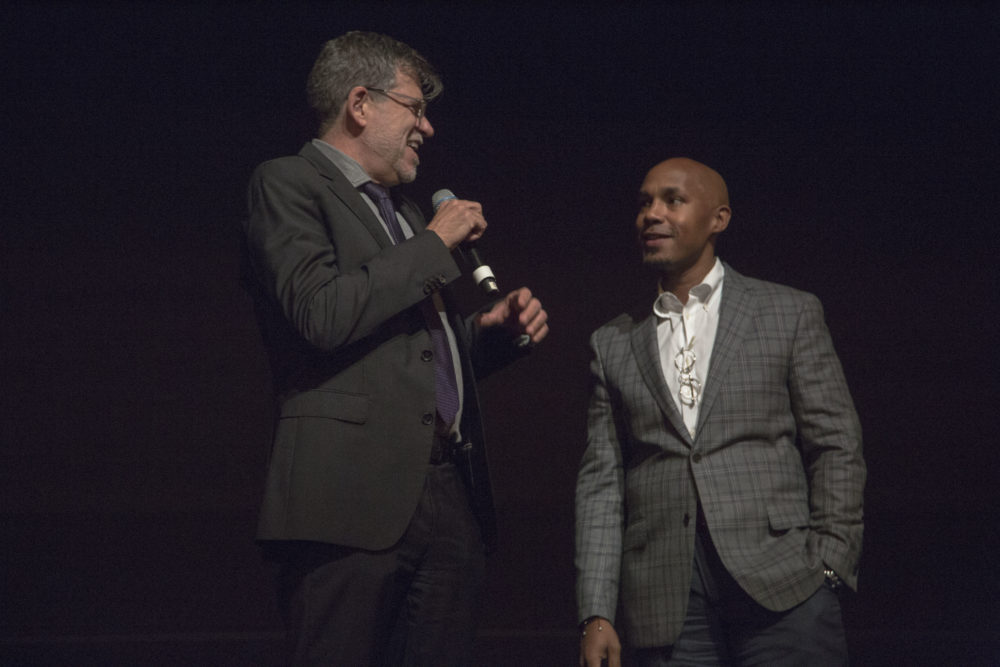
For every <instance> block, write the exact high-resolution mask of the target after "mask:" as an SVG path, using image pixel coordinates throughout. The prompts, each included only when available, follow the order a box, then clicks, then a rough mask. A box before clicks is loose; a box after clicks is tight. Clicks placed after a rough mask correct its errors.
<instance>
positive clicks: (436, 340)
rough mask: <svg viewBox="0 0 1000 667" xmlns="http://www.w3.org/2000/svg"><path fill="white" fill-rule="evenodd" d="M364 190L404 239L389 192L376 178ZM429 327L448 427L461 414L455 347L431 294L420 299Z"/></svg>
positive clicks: (440, 410)
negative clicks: (449, 338) (452, 348)
mask: <svg viewBox="0 0 1000 667" xmlns="http://www.w3.org/2000/svg"><path fill="white" fill-rule="evenodd" d="M361 190H362V191H363V192H364V193H365V194H366V195H368V196H369V197H370V198H371V200H372V201H373V202H375V205H376V206H378V210H379V213H381V214H382V220H384V221H385V224H386V226H387V227H388V228H389V235H390V236H391V237H392V242H393V243H394V244H399V243H402V242H403V240H404V238H405V237H404V235H403V229H402V227H400V226H399V220H397V219H396V207H395V206H393V204H392V197H390V196H389V191H388V190H387V189H386V188H383V187H382V186H381V185H378V184H377V183H375V182H374V181H368V182H367V183H364V184H363V185H362V186H361ZM420 309H421V311H423V314H424V319H425V320H426V322H427V328H428V329H429V330H430V334H431V343H432V344H433V346H434V390H435V396H436V398H437V412H438V416H439V417H440V418H441V421H442V422H444V424H445V425H446V426H451V425H452V423H454V421H455V416H456V415H457V414H458V383H457V382H456V380H455V366H454V362H453V360H452V357H451V347H450V346H449V345H448V334H447V333H445V330H444V324H443V323H442V322H441V316H440V315H438V312H437V309H436V308H435V307H434V303H433V301H432V300H431V299H430V297H428V298H426V299H424V300H423V301H421V302H420Z"/></svg>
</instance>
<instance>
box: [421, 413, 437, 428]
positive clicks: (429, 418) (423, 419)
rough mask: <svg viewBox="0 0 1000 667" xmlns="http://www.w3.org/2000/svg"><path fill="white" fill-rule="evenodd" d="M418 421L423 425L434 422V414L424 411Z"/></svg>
mask: <svg viewBox="0 0 1000 667" xmlns="http://www.w3.org/2000/svg"><path fill="white" fill-rule="evenodd" d="M420 421H421V423H423V425H424V426H430V425H431V424H433V423H434V415H432V414H431V413H429V412H425V413H424V416H423V417H421V418H420Z"/></svg>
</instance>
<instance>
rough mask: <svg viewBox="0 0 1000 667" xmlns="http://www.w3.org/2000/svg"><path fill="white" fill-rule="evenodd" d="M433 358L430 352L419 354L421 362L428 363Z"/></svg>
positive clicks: (425, 351)
mask: <svg viewBox="0 0 1000 667" xmlns="http://www.w3.org/2000/svg"><path fill="white" fill-rule="evenodd" d="M433 358H434V353H433V352H431V351H430V350H424V351H423V352H421V353H420V359H421V361H430V360H431V359H433Z"/></svg>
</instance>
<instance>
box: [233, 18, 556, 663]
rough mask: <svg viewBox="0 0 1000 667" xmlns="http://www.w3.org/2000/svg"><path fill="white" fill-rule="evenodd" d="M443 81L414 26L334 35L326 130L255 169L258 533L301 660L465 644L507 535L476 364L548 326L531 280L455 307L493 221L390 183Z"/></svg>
mask: <svg viewBox="0 0 1000 667" xmlns="http://www.w3.org/2000/svg"><path fill="white" fill-rule="evenodd" d="M440 90H441V82H440V79H439V78H438V75H437V74H436V73H435V71H434V70H433V68H432V67H431V66H430V64H429V63H428V62H427V61H426V60H425V59H424V58H423V57H422V56H420V55H419V54H418V53H417V52H416V51H414V50H413V49H412V48H410V47H409V46H407V45H405V44H402V43H400V42H397V41H395V40H393V39H391V38H389V37H386V36H384V35H378V34H372V33H364V32H351V33H348V34H346V35H343V36H341V37H339V38H337V39H334V40H332V41H330V42H328V43H327V44H326V45H324V47H323V49H322V52H321V53H320V55H319V57H318V58H317V60H316V62H315V64H314V66H313V69H312V72H311V73H310V75H309V79H308V96H309V101H310V104H311V106H312V107H313V109H314V110H315V111H316V112H317V115H318V118H319V124H320V129H319V134H318V138H316V139H314V140H313V141H311V142H309V143H307V144H306V145H305V147H303V148H302V150H301V151H300V152H299V154H298V155H296V156H292V157H284V158H279V159H276V160H271V161H269V162H265V163H264V164H262V165H260V166H259V167H258V168H257V170H256V171H255V172H254V174H253V177H252V179H251V183H250V193H249V204H250V215H249V218H248V219H247V221H246V223H245V236H246V248H247V262H246V271H245V282H246V285H247V287H248V289H249V290H250V292H251V293H252V295H253V296H254V300H255V305H256V310H257V315H258V320H259V322H260V325H261V330H262V333H263V337H264V341H265V343H266V346H267V348H268V352H269V355H270V359H271V366H272V371H273V375H274V389H275V392H276V397H277V401H276V403H277V404H276V423H275V428H274V433H273V444H272V449H271V456H270V461H269V466H268V473H267V482H266V490H265V495H264V501H263V507H262V510H261V515H260V522H259V526H258V535H257V537H258V539H259V540H260V542H261V544H262V546H263V547H264V550H265V554H266V555H267V556H268V557H270V558H272V559H274V560H276V561H277V562H278V564H279V577H278V579H279V587H278V588H279V601H280V604H281V609H282V612H283V614H284V616H285V618H286V620H287V623H288V628H289V641H290V646H289V649H290V662H291V663H293V664H309V665H319V664H322V665H375V664H377V665H464V664H468V663H469V661H470V655H471V644H472V638H473V635H474V620H473V619H474V617H475V613H474V611H475V603H476V597H477V593H478V591H479V588H480V581H481V578H482V574H483V569H484V561H485V555H484V554H485V551H486V549H487V548H488V547H489V546H491V545H492V543H493V541H494V539H495V535H494V529H495V518H494V513H493V512H494V510H493V504H492V495H491V489H490V486H489V473H488V470H487V468H486V461H485V453H484V450H483V434H482V425H481V420H480V416H479V406H478V400H477V395H476V385H475V380H476V378H477V377H482V376H483V375H485V374H487V373H489V372H491V371H493V370H495V369H497V368H499V367H501V366H503V365H505V364H506V363H508V362H510V361H512V360H514V359H515V358H517V357H519V356H522V355H523V354H524V353H525V349H527V348H526V347H524V346H519V345H518V344H517V342H518V341H519V338H522V339H523V337H525V336H526V337H527V339H528V340H530V341H531V343H538V342H540V341H541V340H542V339H543V338H544V337H545V336H546V334H547V333H548V326H547V324H546V318H547V316H546V313H545V310H544V309H542V307H541V304H540V303H539V302H538V300H537V299H536V298H534V297H533V296H532V294H531V292H530V291H529V290H527V289H526V288H522V289H519V290H516V291H514V292H511V293H510V294H508V295H506V296H505V297H504V298H502V299H500V300H499V301H497V302H496V303H494V304H492V305H491V306H490V307H488V308H486V309H484V310H483V311H481V312H479V313H476V314H474V315H473V316H472V317H470V318H468V319H463V318H461V317H459V316H458V314H457V313H456V311H455V309H454V307H453V306H452V304H451V300H450V295H449V293H448V289H447V287H448V284H449V283H451V282H452V281H454V280H455V279H456V278H457V277H458V276H459V275H460V270H459V267H458V266H457V265H456V263H455V261H454V259H453V257H452V253H451V251H452V250H454V249H455V248H456V246H458V244H460V243H462V242H467V241H474V240H476V239H478V238H479V237H480V236H482V234H483V232H484V230H485V229H486V221H485V219H484V218H483V211H482V207H481V206H480V205H479V204H477V203H475V202H471V201H462V200H454V199H452V200H448V201H445V202H443V203H442V204H441V206H440V207H439V208H438V210H437V212H436V214H435V215H434V217H433V219H431V221H430V223H426V222H425V220H424V218H423V217H422V215H421V214H420V211H419V210H418V209H417V207H416V206H414V205H413V204H412V203H411V202H410V201H409V200H407V199H406V198H405V197H402V196H401V195H399V194H397V193H395V192H394V191H392V190H391V188H393V187H394V186H396V185H399V184H400V183H409V182H411V181H413V179H414V178H415V177H416V174H417V167H418V165H419V163H420V160H419V153H420V149H421V147H422V145H423V143H424V141H425V140H427V139H429V138H430V137H432V136H433V135H434V128H433V126H432V125H431V122H430V120H429V119H428V117H427V100H429V99H433V98H434V97H435V96H436V95H437V94H438V93H439V92H440ZM528 347H530V345H529V346H528Z"/></svg>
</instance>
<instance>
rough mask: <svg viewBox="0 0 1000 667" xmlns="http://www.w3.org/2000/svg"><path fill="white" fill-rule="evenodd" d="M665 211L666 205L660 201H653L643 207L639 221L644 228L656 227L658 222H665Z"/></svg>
mask: <svg viewBox="0 0 1000 667" xmlns="http://www.w3.org/2000/svg"><path fill="white" fill-rule="evenodd" d="M665 211H666V204H664V203H663V202H662V201H660V200H659V199H653V200H652V201H651V202H649V203H648V204H646V206H645V207H643V209H642V212H641V213H640V214H639V220H640V221H641V222H642V225H643V226H644V227H648V226H649V225H655V224H656V223H658V222H663V218H664V212H665Z"/></svg>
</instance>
